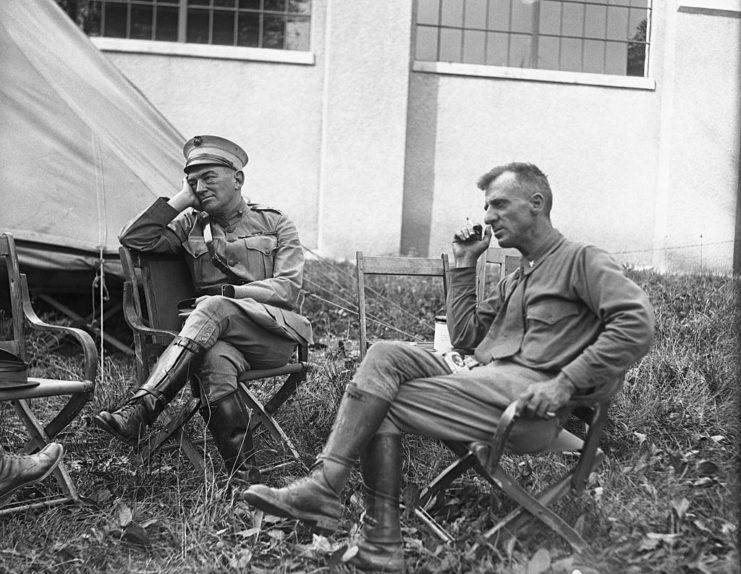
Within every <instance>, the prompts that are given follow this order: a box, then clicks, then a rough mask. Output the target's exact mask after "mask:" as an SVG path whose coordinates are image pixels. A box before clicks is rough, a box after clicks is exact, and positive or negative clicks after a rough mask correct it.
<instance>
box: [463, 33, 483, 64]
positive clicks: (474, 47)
mask: <svg viewBox="0 0 741 574" xmlns="http://www.w3.org/2000/svg"><path fill="white" fill-rule="evenodd" d="M463 61H464V62H466V63H467V64H483V63H484V62H485V61H486V32H480V31H478V30H467V31H465V32H464V33H463Z"/></svg>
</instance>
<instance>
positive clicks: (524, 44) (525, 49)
mask: <svg viewBox="0 0 741 574" xmlns="http://www.w3.org/2000/svg"><path fill="white" fill-rule="evenodd" d="M531 42H532V38H531V37H530V36H524V35H522V34H512V37H511V38H510V44H509V65H510V66H514V67H515V68H530V67H531V66H530V44H531Z"/></svg>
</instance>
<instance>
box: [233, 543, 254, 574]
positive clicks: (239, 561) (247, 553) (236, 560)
mask: <svg viewBox="0 0 741 574" xmlns="http://www.w3.org/2000/svg"><path fill="white" fill-rule="evenodd" d="M250 560H252V550H250V549H249V548H242V549H240V550H239V552H237V554H236V555H235V556H232V557H231V559H230V560H229V568H231V569H233V570H237V571H240V572H241V571H243V570H245V569H246V568H247V567H248V566H249V565H250Z"/></svg>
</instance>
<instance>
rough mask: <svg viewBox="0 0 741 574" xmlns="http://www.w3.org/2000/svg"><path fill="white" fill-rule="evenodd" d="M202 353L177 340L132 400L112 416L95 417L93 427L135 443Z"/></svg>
mask: <svg viewBox="0 0 741 574" xmlns="http://www.w3.org/2000/svg"><path fill="white" fill-rule="evenodd" d="M202 351H203V347H201V346H200V345H199V344H198V343H196V342H195V341H191V340H190V339H186V338H185V337H177V338H176V339H175V340H174V341H173V342H172V343H170V345H169V346H168V347H167V348H166V349H165V350H164V352H163V353H162V355H160V358H159V359H158V360H157V364H155V366H154V369H153V370H152V372H151V373H150V375H149V378H148V379H147V382H146V383H144V385H142V386H141V387H140V388H139V389H138V390H137V391H136V393H134V396H133V397H131V398H130V399H129V400H128V401H126V402H125V403H124V405H123V406H122V407H121V408H119V409H117V410H115V411H113V412H112V413H109V412H107V411H101V412H100V413H98V414H97V415H96V416H94V417H93V422H94V423H95V425H96V426H98V427H100V428H101V429H103V430H104V431H106V432H108V433H110V434H112V435H113V436H115V437H116V438H118V439H120V440H122V441H124V442H126V443H130V444H136V443H138V442H139V440H140V438H141V435H142V434H143V433H144V431H145V429H146V427H148V426H149V425H151V424H152V423H153V422H154V421H155V419H156V418H157V417H158V416H159V414H160V413H161V412H162V411H163V410H164V409H165V407H166V406H167V404H168V403H169V402H170V401H171V400H172V399H173V398H175V395H177V393H178V391H179V390H180V389H182V388H183V386H185V383H186V382H187V380H188V376H189V375H190V364H191V361H192V359H193V358H194V357H196V356H198V355H200V353H201V352H202Z"/></svg>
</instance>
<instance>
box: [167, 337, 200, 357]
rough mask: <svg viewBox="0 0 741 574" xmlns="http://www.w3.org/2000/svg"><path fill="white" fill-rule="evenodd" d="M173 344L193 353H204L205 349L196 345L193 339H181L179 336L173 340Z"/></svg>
mask: <svg viewBox="0 0 741 574" xmlns="http://www.w3.org/2000/svg"><path fill="white" fill-rule="evenodd" d="M172 344H173V345H176V346H178V347H182V348H183V349H185V350H186V351H190V352H191V353H200V352H201V351H203V347H202V346H201V345H199V344H198V343H196V342H195V341H194V340H193V339H188V337H180V336H177V337H175V338H174V339H173V340H172Z"/></svg>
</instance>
